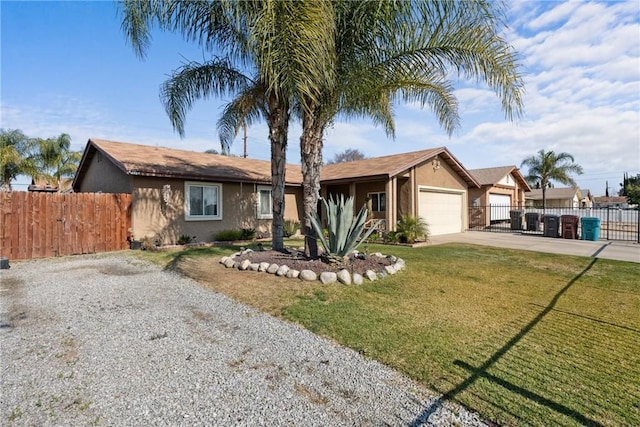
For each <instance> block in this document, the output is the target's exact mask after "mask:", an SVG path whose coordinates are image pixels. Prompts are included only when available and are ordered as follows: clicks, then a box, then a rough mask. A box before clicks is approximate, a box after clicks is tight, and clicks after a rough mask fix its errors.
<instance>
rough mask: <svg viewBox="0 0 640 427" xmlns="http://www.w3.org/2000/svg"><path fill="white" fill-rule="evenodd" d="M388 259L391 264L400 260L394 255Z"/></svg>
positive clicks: (388, 256)
mask: <svg viewBox="0 0 640 427" xmlns="http://www.w3.org/2000/svg"><path fill="white" fill-rule="evenodd" d="M387 259H388V260H389V261H391V262H396V261H397V260H398V258H397V257H395V256H393V255H387Z"/></svg>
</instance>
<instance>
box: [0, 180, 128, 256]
mask: <svg viewBox="0 0 640 427" xmlns="http://www.w3.org/2000/svg"><path fill="white" fill-rule="evenodd" d="M130 228H131V195H130V194H102V193H30V192H24V191H14V192H10V193H2V192H0V256H2V257H7V258H9V259H10V260H21V259H30V258H40V257H55V256H64V255H74V254H88V253H96V252H107V251H116V250H121V249H127V248H128V247H129V243H128V242H127V235H128V230H129V229H130Z"/></svg>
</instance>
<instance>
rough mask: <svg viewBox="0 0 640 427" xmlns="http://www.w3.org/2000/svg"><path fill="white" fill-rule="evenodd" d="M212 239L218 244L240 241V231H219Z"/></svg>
mask: <svg viewBox="0 0 640 427" xmlns="http://www.w3.org/2000/svg"><path fill="white" fill-rule="evenodd" d="M213 239H214V240H217V241H219V242H233V241H234V240H242V230H221V231H218V232H217V233H215V234H214V235H213Z"/></svg>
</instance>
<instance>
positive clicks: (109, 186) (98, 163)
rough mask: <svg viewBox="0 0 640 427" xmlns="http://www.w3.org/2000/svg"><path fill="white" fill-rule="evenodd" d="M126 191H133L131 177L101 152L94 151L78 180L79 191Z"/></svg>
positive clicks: (128, 192)
mask: <svg viewBox="0 0 640 427" xmlns="http://www.w3.org/2000/svg"><path fill="white" fill-rule="evenodd" d="M98 191H101V192H103V193H127V194H130V193H131V192H132V191H133V179H132V178H131V177H130V176H129V175H127V174H126V173H124V172H122V171H121V170H120V169H118V168H117V167H116V165H114V164H113V163H112V162H111V161H109V160H108V159H106V158H105V157H104V156H103V155H102V153H95V155H94V156H93V158H92V159H91V162H90V163H89V167H88V169H87V171H86V174H85V175H84V177H83V179H82V181H81V182H80V188H79V192H81V193H95V192H98Z"/></svg>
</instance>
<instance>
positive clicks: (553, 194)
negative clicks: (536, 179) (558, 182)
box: [524, 187, 580, 200]
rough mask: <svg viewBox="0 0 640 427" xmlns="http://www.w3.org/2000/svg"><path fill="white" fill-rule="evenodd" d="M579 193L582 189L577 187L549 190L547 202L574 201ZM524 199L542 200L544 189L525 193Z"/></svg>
mask: <svg viewBox="0 0 640 427" xmlns="http://www.w3.org/2000/svg"><path fill="white" fill-rule="evenodd" d="M578 191H580V189H579V188H575V187H563V188H548V189H547V194H546V196H547V200H550V199H573V197H574V196H575V195H576V193H577V192H578ZM524 197H525V199H530V200H542V189H534V190H531V191H527V192H526V193H524Z"/></svg>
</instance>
